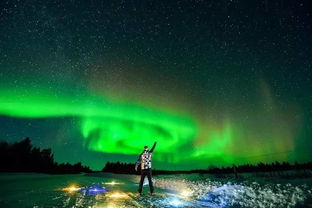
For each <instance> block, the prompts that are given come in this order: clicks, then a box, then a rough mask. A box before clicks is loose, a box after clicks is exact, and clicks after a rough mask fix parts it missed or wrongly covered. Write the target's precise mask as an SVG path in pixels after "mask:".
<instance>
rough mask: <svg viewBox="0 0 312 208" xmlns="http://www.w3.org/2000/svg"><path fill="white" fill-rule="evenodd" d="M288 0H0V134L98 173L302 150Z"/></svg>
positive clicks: (293, 156) (302, 5) (299, 69)
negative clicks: (144, 154)
mask: <svg viewBox="0 0 312 208" xmlns="http://www.w3.org/2000/svg"><path fill="white" fill-rule="evenodd" d="M307 2H308V1H298V0H274V1H271V0H263V1H261V0H258V1H249V0H248V1H247V0H244V1H239V0H216V1H208V0H207V1H204V0H185V1H168V0H158V1H156V0H155V1H153V0H151V1H149V0H140V1H139V0H124V1H115V0H114V1H100V0H98V1H96V0H90V1H82V0H81V1H77V0H68V1H63V0H59V1H56V0H54V1H46V0H41V1H29V0H28V1H26V0H25V1H23V0H18V1H16V0H10V1H0V30H1V31H0V124H1V125H0V139H1V140H5V141H9V142H14V141H20V140H21V139H23V138H25V137H30V138H31V139H32V142H33V144H34V145H36V146H39V147H42V148H52V151H53V152H54V157H55V159H56V161H57V162H71V163H74V162H79V161H81V162H82V163H83V164H85V165H90V166H91V168H93V169H101V168H102V167H103V166H104V164H105V163H106V162H107V161H121V162H135V161H136V159H137V156H138V154H140V153H141V151H142V149H143V146H144V145H149V146H151V145H152V144H153V142H154V141H158V144H157V147H156V149H155V153H154V155H153V161H154V164H153V166H154V168H158V169H160V168H161V169H192V168H207V167H208V166H209V165H231V164H243V163H257V162H272V161H288V162H295V161H298V162H305V161H310V160H311V158H312V150H311V146H312V126H311V125H312V94H311V91H312V82H311V79H312V59H311V57H312V24H311V23H312V13H311V7H309V5H308V4H307Z"/></svg>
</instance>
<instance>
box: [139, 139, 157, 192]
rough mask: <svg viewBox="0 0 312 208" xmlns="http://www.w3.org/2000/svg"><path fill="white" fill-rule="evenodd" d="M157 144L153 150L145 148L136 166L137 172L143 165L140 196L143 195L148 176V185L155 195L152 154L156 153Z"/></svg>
mask: <svg viewBox="0 0 312 208" xmlns="http://www.w3.org/2000/svg"><path fill="white" fill-rule="evenodd" d="M156 144H157V142H154V145H153V147H152V149H151V150H149V149H148V146H144V150H143V152H142V153H141V154H140V156H139V158H138V160H137V162H136V164H135V170H136V171H137V170H138V167H139V165H141V179H140V184H139V189H138V192H139V193H140V195H142V187H143V182H144V178H145V176H147V179H148V184H149V187H150V193H151V195H153V193H154V187H153V181H152V153H153V152H154V149H155V147H156Z"/></svg>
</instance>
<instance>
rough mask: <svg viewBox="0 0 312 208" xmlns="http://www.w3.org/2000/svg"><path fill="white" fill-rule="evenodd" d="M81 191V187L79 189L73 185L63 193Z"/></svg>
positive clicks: (64, 189)
mask: <svg viewBox="0 0 312 208" xmlns="http://www.w3.org/2000/svg"><path fill="white" fill-rule="evenodd" d="M80 189H81V188H79V187H77V186H75V185H71V186H69V187H66V188H63V189H62V190H63V191H67V192H69V193H73V192H77V191H79V190H80Z"/></svg>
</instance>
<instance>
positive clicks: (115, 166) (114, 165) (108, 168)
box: [102, 162, 312, 177]
mask: <svg viewBox="0 0 312 208" xmlns="http://www.w3.org/2000/svg"><path fill="white" fill-rule="evenodd" d="M134 167H135V164H134V163H121V162H107V163H106V164H105V166H104V168H103V169H102V172H111V173H121V174H139V171H135V169H134ZM287 170H312V162H307V163H300V164H299V163H297V162H296V163H294V164H290V163H288V162H283V163H280V162H273V163H258V164H255V165H253V164H246V165H238V166H236V165H233V166H228V167H214V166H210V167H208V168H207V169H197V170H181V171H179V170H153V174H155V175H157V174H188V173H210V174H231V173H234V174H235V175H236V177H237V174H238V173H259V172H281V171H287Z"/></svg>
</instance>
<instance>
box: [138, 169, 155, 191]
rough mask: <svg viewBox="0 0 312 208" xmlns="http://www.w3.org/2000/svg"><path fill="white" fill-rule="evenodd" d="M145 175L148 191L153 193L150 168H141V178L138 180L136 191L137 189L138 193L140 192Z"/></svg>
mask: <svg viewBox="0 0 312 208" xmlns="http://www.w3.org/2000/svg"><path fill="white" fill-rule="evenodd" d="M145 176H147V179H148V184H149V187H150V192H151V193H153V192H154V187H153V181H152V170H151V169H146V170H141V180H140V184H139V190H138V191H139V193H142V187H143V182H144V178H145Z"/></svg>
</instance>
